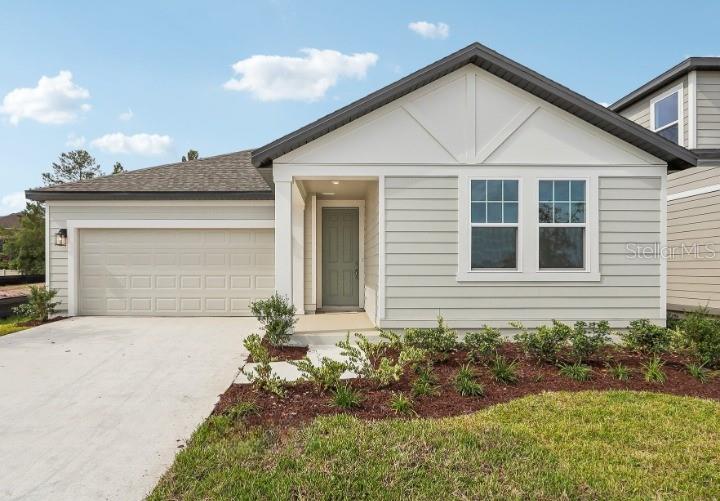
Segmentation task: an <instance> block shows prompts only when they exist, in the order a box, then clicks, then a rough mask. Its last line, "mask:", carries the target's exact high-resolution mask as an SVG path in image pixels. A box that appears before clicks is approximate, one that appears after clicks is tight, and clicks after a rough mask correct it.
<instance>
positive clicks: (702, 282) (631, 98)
mask: <svg viewBox="0 0 720 501" xmlns="http://www.w3.org/2000/svg"><path fill="white" fill-rule="evenodd" d="M610 109H611V110H613V111H615V112H617V113H620V114H621V115H623V116H624V117H626V118H629V119H630V120H633V121H634V122H636V123H638V124H640V125H642V126H643V127H647V128H648V129H650V130H653V131H655V132H656V133H658V134H659V135H661V136H663V137H665V138H667V139H669V140H671V141H674V142H676V143H678V144H679V145H681V146H684V147H685V148H688V149H690V150H692V151H693V153H695V155H696V156H697V158H698V161H697V166H696V167H692V168H689V169H685V170H682V171H677V172H671V173H670V175H669V176H668V189H667V199H668V215H667V217H668V234H667V242H668V248H667V249H666V250H665V253H666V255H667V256H668V266H667V268H668V270H667V275H668V285H667V302H668V309H669V310H675V311H687V310H690V309H694V308H696V307H698V306H707V307H709V308H710V309H711V311H713V312H714V313H720V168H718V167H720V57H691V58H688V59H686V60H685V61H683V62H681V63H680V64H678V65H677V66H674V67H673V68H671V69H669V70H668V71H666V72H665V73H663V74H662V75H660V76H658V77H657V78H654V79H653V80H651V81H649V82H648V83H646V84H645V85H643V86H641V87H640V88H638V89H636V90H635V91H633V92H631V93H630V94H628V95H627V96H625V97H623V98H622V99H620V100H619V101H617V102H616V103H614V104H612V105H611V106H610Z"/></svg>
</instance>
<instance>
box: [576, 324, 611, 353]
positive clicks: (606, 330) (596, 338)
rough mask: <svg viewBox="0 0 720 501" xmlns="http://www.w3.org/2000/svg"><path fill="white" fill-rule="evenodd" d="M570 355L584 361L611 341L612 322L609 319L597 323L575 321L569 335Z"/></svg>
mask: <svg viewBox="0 0 720 501" xmlns="http://www.w3.org/2000/svg"><path fill="white" fill-rule="evenodd" d="M568 340H569V342H570V356H571V357H572V359H573V360H574V361H576V362H583V361H585V360H587V359H588V358H590V357H591V356H593V355H594V354H596V353H597V352H598V351H600V350H601V349H602V348H604V347H605V345H607V344H608V342H610V324H609V323H608V321H607V320H603V321H601V322H598V323H595V322H590V323H589V324H587V323H585V322H575V326H574V327H573V329H572V332H571V333H570V337H569V339H568Z"/></svg>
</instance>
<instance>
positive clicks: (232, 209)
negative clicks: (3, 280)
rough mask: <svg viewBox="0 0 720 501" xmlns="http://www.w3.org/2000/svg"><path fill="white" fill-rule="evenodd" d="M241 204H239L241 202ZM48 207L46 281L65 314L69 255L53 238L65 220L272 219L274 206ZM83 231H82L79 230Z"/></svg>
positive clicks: (64, 204) (221, 204) (224, 204)
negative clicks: (47, 265)
mask: <svg viewBox="0 0 720 501" xmlns="http://www.w3.org/2000/svg"><path fill="white" fill-rule="evenodd" d="M241 204H242V202H241ZM49 206H50V253H49V254H50V255H49V263H50V267H49V274H48V281H49V284H50V287H52V288H53V289H57V290H58V295H57V298H58V300H59V301H60V305H59V307H58V313H60V314H63V313H65V312H67V298H68V291H67V288H68V253H67V247H57V246H56V245H55V244H54V238H53V235H55V233H57V231H58V230H59V229H61V228H67V221H68V220H119V219H132V220H135V219H137V220H152V219H169V220H185V219H187V220H211V219H228V220H242V219H265V220H273V219H275V209H274V207H273V205H267V204H265V205H238V204H233V203H232V202H228V203H216V204H213V203H205V202H202V201H195V202H192V203H191V205H189V204H188V203H183V202H170V201H169V202H165V203H153V204H143V205H138V204H136V205H133V204H132V202H127V203H122V202H121V203H117V204H111V205H100V204H97V203H90V204H83V203H77V204H68V203H63V204H58V203H52V202H50V203H49ZM81 231H82V230H81Z"/></svg>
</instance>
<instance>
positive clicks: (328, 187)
mask: <svg viewBox="0 0 720 501" xmlns="http://www.w3.org/2000/svg"><path fill="white" fill-rule="evenodd" d="M335 181H336V182H338V184H333V180H331V179H328V180H317V179H313V180H305V181H300V182H301V183H302V184H303V187H304V188H305V191H306V192H307V193H309V194H317V197H318V198H319V199H323V200H364V199H365V195H366V194H367V192H368V189H369V188H370V186H372V183H375V182H376V181H344V180H342V179H337V180H335Z"/></svg>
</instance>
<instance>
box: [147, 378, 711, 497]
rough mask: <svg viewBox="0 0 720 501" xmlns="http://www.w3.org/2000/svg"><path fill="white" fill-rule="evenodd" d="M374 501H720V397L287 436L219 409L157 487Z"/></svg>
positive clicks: (635, 396)
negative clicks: (487, 499) (463, 500)
mask: <svg viewBox="0 0 720 501" xmlns="http://www.w3.org/2000/svg"><path fill="white" fill-rule="evenodd" d="M236 414H238V415H240V414H242V409H238V408H236ZM361 497H365V498H384V499H443V498H447V497H464V498H482V497H492V498H516V499H519V498H528V497H532V498H546V499H547V498H553V499H554V498H559V497H563V498H595V499H597V498H603V499H609V498H614V499H626V498H640V499H648V498H666V497H671V498H677V497H680V498H695V499H697V498H704V499H708V498H718V497H720V404H719V403H717V402H712V401H706V400H700V399H695V398H683V397H674V396H668V395H660V394H653V393H637V392H624V391H611V392H583V393H545V394H542V395H535V396H530V397H526V398H522V399H519V400H515V401H512V402H509V403H507V404H502V405H497V406H494V407H490V408H488V409H486V410H484V411H481V412H478V413H476V414H472V415H469V416H462V417H455V418H446V419H441V420H426V419H416V420H387V421H378V422H363V421H358V420H356V419H354V418H352V417H348V416H342V415H338V416H333V417H326V418H319V419H316V420H315V421H314V422H313V423H312V424H311V425H309V426H307V427H303V428H299V429H297V430H294V431H291V432H289V433H286V434H284V435H278V434H277V433H275V432H270V431H267V430H259V429H247V428H246V427H245V426H244V425H243V422H242V417H239V418H233V417H231V416H216V417H211V418H210V419H208V420H207V421H206V422H205V423H204V424H203V425H201V426H200V428H199V429H198V430H197V431H196V432H195V434H194V435H193V437H192V440H191V441H190V443H189V444H188V447H187V448H186V449H185V450H183V451H182V452H180V453H179V454H178V456H177V458H176V461H175V464H174V465H173V466H172V468H171V469H170V471H168V473H167V474H166V475H165V476H164V477H163V479H162V480H161V481H160V483H159V485H158V486H157V487H156V489H155V491H154V492H153V493H152V494H151V495H150V499H153V500H157V499H258V498H259V499H289V498H300V499H303V498H305V499H318V498H320V499H338V498H361Z"/></svg>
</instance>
